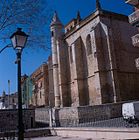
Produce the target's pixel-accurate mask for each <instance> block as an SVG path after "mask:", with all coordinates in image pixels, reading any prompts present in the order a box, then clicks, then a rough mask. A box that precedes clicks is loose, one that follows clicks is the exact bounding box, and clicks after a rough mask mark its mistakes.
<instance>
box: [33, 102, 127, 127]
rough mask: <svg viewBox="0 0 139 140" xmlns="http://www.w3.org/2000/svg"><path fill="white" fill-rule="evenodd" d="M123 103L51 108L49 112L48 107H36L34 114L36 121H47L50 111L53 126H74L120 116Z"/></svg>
mask: <svg viewBox="0 0 139 140" xmlns="http://www.w3.org/2000/svg"><path fill="white" fill-rule="evenodd" d="M123 103H125V102H120V103H110V104H103V105H95V106H80V107H63V108H57V109H56V108H53V109H52V110H51V112H49V108H38V109H36V110H35V116H36V121H41V122H44V123H46V122H47V123H48V122H49V119H50V115H49V113H51V118H52V120H51V121H52V124H53V126H69V125H71V126H74V125H77V124H80V123H86V122H92V121H100V120H108V119H112V118H117V117H121V116H122V104H123ZM75 123H76V124H75Z"/></svg>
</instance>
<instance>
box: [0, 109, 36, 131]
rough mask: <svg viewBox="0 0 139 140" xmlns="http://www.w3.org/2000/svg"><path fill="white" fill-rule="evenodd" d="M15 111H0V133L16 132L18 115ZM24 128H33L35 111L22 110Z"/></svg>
mask: <svg viewBox="0 0 139 140" xmlns="http://www.w3.org/2000/svg"><path fill="white" fill-rule="evenodd" d="M17 113H18V112H17V109H5V110H0V131H9V130H17V126H18V114H17ZM23 122H24V128H25V129H29V128H33V127H35V111H34V110H33V109H26V110H23Z"/></svg>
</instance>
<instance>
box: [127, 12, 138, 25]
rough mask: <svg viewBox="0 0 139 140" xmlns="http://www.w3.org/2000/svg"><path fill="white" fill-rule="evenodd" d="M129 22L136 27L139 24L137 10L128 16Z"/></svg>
mask: <svg viewBox="0 0 139 140" xmlns="http://www.w3.org/2000/svg"><path fill="white" fill-rule="evenodd" d="M128 18H129V23H130V24H132V25H134V26H136V27H138V26H139V10H136V11H135V12H134V13H132V14H131V15H129V16H128Z"/></svg>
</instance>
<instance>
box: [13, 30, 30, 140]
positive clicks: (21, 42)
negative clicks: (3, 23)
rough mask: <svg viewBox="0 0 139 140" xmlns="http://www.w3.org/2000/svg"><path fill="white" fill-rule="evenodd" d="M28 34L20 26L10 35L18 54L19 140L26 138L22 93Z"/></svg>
mask: <svg viewBox="0 0 139 140" xmlns="http://www.w3.org/2000/svg"><path fill="white" fill-rule="evenodd" d="M27 38H28V35H27V34H26V33H24V32H23V31H22V29H21V28H18V29H17V31H16V32H15V33H13V34H12V36H11V37H10V39H11V41H12V44H13V48H14V50H15V51H16V55H17V66H18V69H17V71H18V75H17V76H18V140H24V125H23V114H22V93H21V54H22V51H23V49H24V47H25V44H26V42H27Z"/></svg>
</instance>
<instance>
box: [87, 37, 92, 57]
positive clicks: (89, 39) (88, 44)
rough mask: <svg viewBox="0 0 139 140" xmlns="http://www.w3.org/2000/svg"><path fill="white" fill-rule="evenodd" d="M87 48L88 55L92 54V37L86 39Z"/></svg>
mask: <svg viewBox="0 0 139 140" xmlns="http://www.w3.org/2000/svg"><path fill="white" fill-rule="evenodd" d="M86 48H87V54H88V55H90V54H92V46H91V36H90V35H87V38H86Z"/></svg>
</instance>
